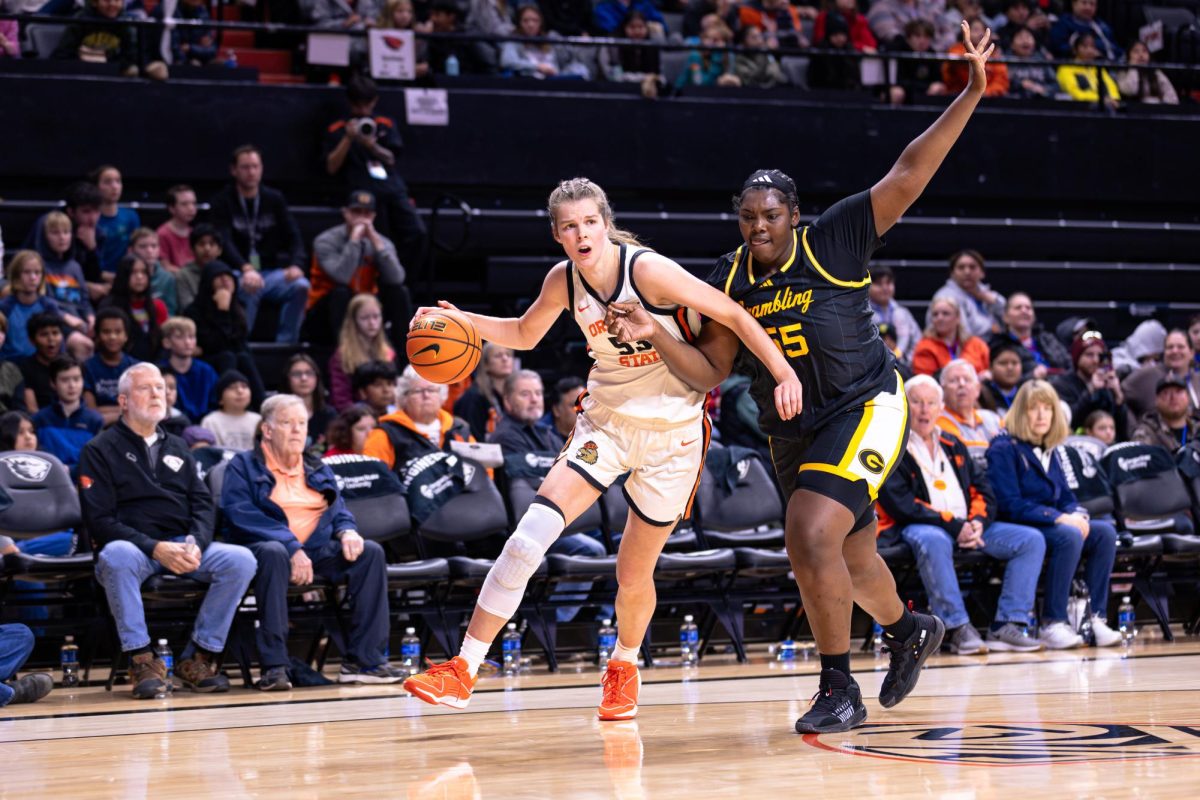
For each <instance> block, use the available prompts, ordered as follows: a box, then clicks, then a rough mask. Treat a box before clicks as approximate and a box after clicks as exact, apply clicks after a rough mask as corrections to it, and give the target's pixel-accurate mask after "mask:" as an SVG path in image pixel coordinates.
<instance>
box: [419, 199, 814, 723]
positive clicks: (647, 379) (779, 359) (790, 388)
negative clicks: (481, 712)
mask: <svg viewBox="0 0 1200 800" xmlns="http://www.w3.org/2000/svg"><path fill="white" fill-rule="evenodd" d="M549 213H550V221H551V222H550V225H551V231H552V233H553V235H554V238H555V240H556V241H557V242H559V243H560V244H561V245H562V247H563V251H564V252H565V253H566V256H567V260H566V261H563V262H561V263H559V264H557V265H556V266H555V267H554V268H553V269H551V270H550V274H549V275H547V276H546V280H545V281H544V283H543V284H542V290H541V293H540V294H539V295H538V298H537V299H536V300H535V301H534V302H533V304H532V305H531V306H530V307H529V310H528V311H526V312H525V314H524V315H523V316H521V317H520V318H518V319H498V318H496V317H488V316H483V315H481V314H471V313H466V314H465V315H466V316H467V317H468V318H469V319H470V320H471V322H472V323H474V325H475V327H476V329H477V330H478V332H479V336H480V337H481V338H482V339H484V340H486V341H489V342H494V343H496V344H499V345H503V346H505V347H510V348H512V349H514V350H529V349H532V348H533V347H535V346H536V345H537V343H538V342H539V341H541V339H542V337H543V336H545V334H546V331H548V330H549V329H550V326H552V325H553V324H554V322H555V321H556V320H557V319H558V316H559V314H561V313H562V311H563V310H564V309H566V310H568V311H569V312H570V313H571V314H572V315H573V317H574V318H575V321H576V322H577V323H578V324H579V327H580V329H581V330H583V332H584V335H585V336H586V337H587V340H588V345H589V347H590V348H591V353H592V356H593V358H595V360H596V363H595V365H594V366H593V368H592V370H591V373H590V374H589V376H588V386H587V391H586V392H585V393H584V394H583V395H582V396H581V397H580V408H581V413H580V414H579V418H578V420H577V422H576V425H575V430H574V432H573V433H572V434H571V437H570V439H569V440H568V441H567V445H566V447H565V448H564V450H563V452H562V454H561V455H560V456H559V458H558V461H557V462H556V463H555V465H554V466H553V467H552V468H551V470H550V473H549V474H548V475H547V476H546V479H545V480H544V481H543V482H542V485H541V487H540V488H539V489H538V496H537V497H536V498H535V500H534V501H533V504H532V505H530V507H529V510H528V511H527V512H526V513H525V516H523V517H522V518H521V521H520V522H519V523H518V524H517V527H516V530H514V531H513V533H512V536H510V537H509V539H508V541H507V543H506V544H505V546H504V550H503V552H502V553H501V554H500V557H499V558H498V559H496V563H495V565H493V567H492V569H491V572H489V573H488V576H487V579H486V581H485V582H484V585H483V588H482V589H481V590H480V593H479V600H478V602H477V604H476V606H475V613H474V614H473V615H472V617H471V623H470V626H469V627H468V628H467V635H466V637H465V638H464V640H463V645H462V650H461V651H460V652H459V655H457V656H455V657H454V658H451V659H450V660H449V661H447V662H444V663H441V664H436V665H433V666H431V667H430V668H429V669H428V670H427V671H425V672H423V673H421V674H419V675H414V676H412V677H411V678H409V679H408V680H407V681H405V682H404V687H405V688H406V689H407V690H408V691H409V692H411V693H412V694H414V695H416V696H417V697H419V698H421V699H422V700H425V701H426V702H428V703H434V704H440V705H445V706H450V707H452V708H465V707H466V706H467V703H468V702H469V701H470V698H471V690H472V689H473V688H474V685H475V680H476V673H477V671H478V669H479V665H480V664H481V663H482V662H483V660H484V658H485V657H486V655H487V652H488V649H489V648H490V647H491V644H492V641H493V640H494V639H495V638H496V635H497V634H498V633H499V632H500V630H501V629H502V628H503V627H504V624H505V623H506V622H508V620H509V619H510V618H511V617H512V616H513V614H515V613H516V611H517V607H518V606H519V605H520V603H521V598H522V597H523V595H524V593H525V586H526V584H527V583H528V582H529V579H530V577H532V576H533V573H534V572H535V571H536V570H537V568H538V566H539V565H540V564H541V563H542V557H543V555H544V554H545V552H546V549H547V548H549V547H550V545H551V544H553V543H554V541H555V540H556V539H557V538H558V537H559V535H560V534H561V533H562V531H563V529H564V528H565V527H566V525H567V524H569V523H570V522H572V521H574V520H575V518H576V517H578V516H579V515H580V514H581V513H583V512H584V511H586V510H587V509H588V508H589V507H590V506H591V505H592V503H594V502H596V499H597V498H598V497H599V496H600V494H601V493H602V492H603V491H604V490H605V489H607V488H608V487H609V485H611V484H612V482H613V481H614V480H616V479H617V478H618V477H620V476H621V475H622V474H624V473H626V472H629V473H630V476H629V479H628V480H627V481H626V483H625V494H626V497H627V499H628V500H629V509H630V511H629V519H628V521H627V522H626V525H625V530H624V535H623V537H622V539H621V546H620V552H619V553H618V555H617V583H618V590H617V600H616V612H617V646H616V648H615V649H614V651H613V653H612V656H611V658H610V659H609V662H608V669H607V671H606V672H605V676H604V681H603V696H602V699H601V703H600V707H599V709H598V714H599V717H600V719H603V720H623V719H632V718H633V717H634V716H635V715H636V714H637V700H638V690H639V687H640V686H641V678H640V676H639V674H638V668H637V663H636V662H637V649H638V646H639V644H640V643H641V641H642V638H643V636H644V635H645V632H646V626H647V625H649V623H650V618H651V616H652V615H653V614H654V607H655V603H656V596H655V591H654V578H653V575H654V567H655V564H656V563H657V561H658V556H659V553H660V552H662V547H663V544H664V542H665V541H666V539H667V536H668V535H669V534H670V532H671V530H672V529H673V528H674V526H675V523H676V522H677V521H678V519H679V518H680V517H681V516H683V515H684V514H685V513H686V512H687V510H688V506H689V505H690V504H691V501H692V497H693V496H694V494H695V490H696V486H697V485H698V483H699V480H700V472H701V470H702V469H703V468H704V453H705V450H706V449H707V448H708V442H709V431H710V426H709V423H708V420H707V418H706V417H705V415H704V411H703V401H704V395H703V394H701V393H700V392H697V391H695V390H693V389H691V388H689V387H688V386H687V384H685V383H684V382H683V381H681V380H680V379H679V378H677V377H676V376H675V375H674V374H672V373H671V371H670V370H668V369H667V366H666V364H665V363H663V361H662V359H661V358H660V357H659V354H658V352H657V351H656V350H655V349H654V347H653V345H651V344H650V343H649V342H640V341H639V342H632V343H629V344H623V343H619V342H618V341H617V340H616V338H615V337H613V336H610V335H609V334H608V331H607V329H606V327H605V323H604V317H605V312H606V311H607V307H608V304H609V303H614V302H618V301H629V300H636V301H638V302H641V303H642V304H643V305H644V306H645V307H646V309H647V310H648V311H650V312H651V313H652V314H655V315H656V316H658V317H659V319H660V320H661V321H662V322H663V324H664V326H665V327H667V329H668V330H670V331H672V332H673V333H672V335H674V336H678V337H679V338H680V339H687V338H689V337H693V336H694V335H695V331H696V329H697V322H698V318H699V315H704V316H705V317H709V318H711V319H714V320H717V321H718V322H720V323H722V324H723V325H726V326H728V327H729V328H730V329H731V330H733V331H735V332H736V333H737V335H738V336H739V337H740V338H741V340H742V341H743V342H745V343H746V346H747V347H748V348H749V349H750V350H751V351H752V352H753V353H754V354H755V355H756V356H757V357H758V358H760V359H761V360H762V361H763V363H764V364H765V365H766V367H767V369H768V370H769V371H770V372H771V374H772V375H774V376H775V377H776V379H777V382H778V385H777V386H776V388H775V403H776V407H777V411H778V412H779V415H780V416H781V417H782V418H784V419H790V418H791V417H793V416H795V415H796V414H798V413H799V412H800V403H801V395H800V392H801V390H800V383H799V381H798V380H797V378H796V374H795V372H794V371H793V370H792V369H791V367H790V366H788V363H787V361H786V360H785V359H784V357H783V354H782V353H781V352H780V351H779V350H778V349H777V348H776V347H775V345H774V344H773V343H772V341H771V340H770V338H768V337H767V335H766V333H764V331H763V329H762V327H761V326H759V325H758V323H757V322H755V321H754V318H753V317H751V316H750V315H749V314H748V313H746V312H745V311H744V310H743V309H742V308H741V307H740V306H738V305H737V304H736V303H735V302H734V301H733V300H731V299H729V298H728V297H726V296H725V295H724V294H723V293H721V292H719V291H717V290H716V289H713V288H712V287H710V286H708V285H707V284H706V283H704V282H703V281H701V280H699V279H698V278H695V277H693V276H692V275H690V274H689V273H687V272H686V271H685V270H684V269H683V268H682V267H680V266H679V265H678V264H676V263H675V262H673V261H671V260H670V259H667V258H664V257H663V256H660V255H658V254H657V253H654V252H653V251H650V250H647V249H644V248H641V247H640V246H639V245H638V242H637V240H636V239H635V238H634V237H633V236H632V235H631V234H628V233H626V232H624V231H621V230H619V229H617V228H616V227H614V225H613V217H612V209H611V208H610V207H609V204H608V198H607V197H606V196H605V194H604V190H603V189H601V188H600V187H599V186H597V185H596V184H594V183H592V182H591V181H589V180H587V179H586V178H574V179H572V180H569V181H563V182H562V183H560V184H559V186H558V188H557V189H555V190H554V192H553V193H551V195H550V201H549ZM685 305H686V308H685V307H684V306H685ZM439 307H441V308H454V307H453V306H452V305H450V304H449V303H447V302H445V301H442V302H440V303H439ZM436 310H437V309H436V308H428V307H426V308H421V309H418V310H417V314H416V317H414V319H416V318H419V317H420V316H421V315H422V314H425V313H428V312H430V311H436ZM460 313H465V312H460Z"/></svg>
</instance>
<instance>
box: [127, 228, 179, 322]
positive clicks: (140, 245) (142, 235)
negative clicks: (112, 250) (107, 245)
mask: <svg viewBox="0 0 1200 800" xmlns="http://www.w3.org/2000/svg"><path fill="white" fill-rule="evenodd" d="M129 253H130V255H135V256H137V257H138V258H140V259H141V260H142V262H143V263H144V264H145V265H146V266H147V267H149V268H150V293H151V294H152V295H154V297H156V298H158V299H159V300H162V302H163V305H164V306H166V307H167V316H169V317H173V316H175V315H177V314H178V313H179V312H180V311H181V310H182V308H181V306H180V305H179V292H178V291H177V290H176V288H175V283H176V282H175V273H173V272H171V271H170V270H168V269H167V268H166V267H164V266H163V265H162V262H161V261H160V260H159V256H160V253H161V250H160V248H159V246H158V234H157V233H155V232H154V231H152V230H151V229H150V228H138V229H137V230H135V231H134V232H133V233H132V234H130V236H129Z"/></svg>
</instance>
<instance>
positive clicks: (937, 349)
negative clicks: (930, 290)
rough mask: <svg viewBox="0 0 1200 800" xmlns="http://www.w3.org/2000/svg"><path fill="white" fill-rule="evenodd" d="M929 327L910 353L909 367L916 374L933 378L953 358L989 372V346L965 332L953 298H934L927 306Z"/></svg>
mask: <svg viewBox="0 0 1200 800" xmlns="http://www.w3.org/2000/svg"><path fill="white" fill-rule="evenodd" d="M929 319H930V322H929V327H927V328H926V329H925V335H924V336H923V337H922V338H921V340H920V341H918V342H917V346H916V348H915V349H914V350H913V358H912V368H913V372H915V373H916V374H918V375H936V374H937V372H938V370H940V369H942V367H944V366H946V365H947V364H949V363H950V362H951V361H953V360H955V359H964V360H966V361H967V362H969V363H970V364H971V366H972V367H974V368H975V371H976V372H977V373H978V374H980V375H983V376H984V377H987V375H984V373H986V372H987V370H988V359H989V356H988V347H987V344H985V343H984V341H983V339H980V338H979V337H978V336H975V335H974V334H971V333H969V332H968V331H967V327H966V325H964V324H963V320H962V315H961V314H960V313H959V304H958V302H957V301H956V300H955V299H954V298H953V297H936V296H935V297H934V300H933V302H932V303H930V304H929Z"/></svg>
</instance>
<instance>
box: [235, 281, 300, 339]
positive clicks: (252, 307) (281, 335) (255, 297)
mask: <svg viewBox="0 0 1200 800" xmlns="http://www.w3.org/2000/svg"><path fill="white" fill-rule="evenodd" d="M283 273H284V270H282V269H268V270H263V273H262V279H263V287H262V288H261V289H259V290H258V291H257V292H255V293H254V294H250V293H249V292H247V291H246V290H245V289H238V299H240V300H241V301H242V305H243V306H244V307H245V309H246V330H247V332H250V331H253V330H254V320H255V318H257V317H258V304H259V303H261V302H263V301H266V302H268V303H272V304H274V305H278V306H281V308H280V310H279V329H278V331H276V333H275V341H276V342H279V343H281V344H295V343H296V342H298V341H300V326H301V325H303V324H304V306H305V305H306V304H307V303H308V278H305V277H304V276H303V275H301V276H300V277H299V278H297V279H296V280H294V281H289V280H288V279H287V278H285V277H284V276H283Z"/></svg>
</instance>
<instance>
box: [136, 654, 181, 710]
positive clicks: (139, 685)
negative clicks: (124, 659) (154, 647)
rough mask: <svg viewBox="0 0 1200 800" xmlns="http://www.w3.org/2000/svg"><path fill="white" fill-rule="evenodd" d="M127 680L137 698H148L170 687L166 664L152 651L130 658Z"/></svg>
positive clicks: (168, 689)
mask: <svg viewBox="0 0 1200 800" xmlns="http://www.w3.org/2000/svg"><path fill="white" fill-rule="evenodd" d="M129 682H130V683H132V684H133V696H134V697H135V698H137V699H138V700H150V699H153V698H154V697H155V696H157V695H159V694H162V693H163V692H167V691H170V689H171V685H170V684H169V683H167V665H166V664H164V663H163V661H162V659H161V658H159V657H158V656H156V655H154V653H138V654H137V655H136V656H134V657H133V658H132V659H130V664H129Z"/></svg>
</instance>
